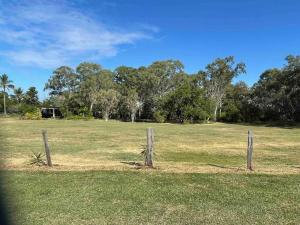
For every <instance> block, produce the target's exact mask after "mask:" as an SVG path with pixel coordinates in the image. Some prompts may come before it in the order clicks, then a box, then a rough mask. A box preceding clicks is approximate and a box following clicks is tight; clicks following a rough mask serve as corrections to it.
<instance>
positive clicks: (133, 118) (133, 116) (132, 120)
mask: <svg viewBox="0 0 300 225" xmlns="http://www.w3.org/2000/svg"><path fill="white" fill-rule="evenodd" d="M134 120H135V113H131V122H132V123H133V122H134Z"/></svg>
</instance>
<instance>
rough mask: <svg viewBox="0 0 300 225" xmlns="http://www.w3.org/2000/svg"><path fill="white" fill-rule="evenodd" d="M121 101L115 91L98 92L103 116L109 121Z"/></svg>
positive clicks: (98, 101)
mask: <svg viewBox="0 0 300 225" xmlns="http://www.w3.org/2000/svg"><path fill="white" fill-rule="evenodd" d="M118 101H119V93H118V92H117V91H116V90H114V89H107V90H104V89H103V90H101V91H99V92H98V98H97V103H98V104H99V106H100V108H101V111H102V116H103V118H104V119H105V121H108V119H109V118H110V116H111V114H112V113H113V112H114V111H115V109H116V107H117V105H118Z"/></svg>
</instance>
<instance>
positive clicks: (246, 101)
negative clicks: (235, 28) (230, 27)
mask: <svg viewBox="0 0 300 225" xmlns="http://www.w3.org/2000/svg"><path fill="white" fill-rule="evenodd" d="M244 73H246V65H245V64H244V63H242V62H240V63H236V62H235V60H234V57H232V56H229V57H225V58H217V59H216V60H214V61H213V62H211V63H209V64H208V65H207V66H206V67H205V68H204V69H203V70H200V71H199V72H198V73H196V74H187V73H186V72H185V71H184V65H183V64H182V62H180V61H178V60H165V61H156V62H153V63H152V64H151V65H149V66H141V67H139V68H133V67H128V66H119V67H117V68H116V69H115V70H113V71H111V70H108V69H105V68H103V67H102V66H101V65H99V64H96V63H90V62H82V63H80V64H79V65H78V66H77V67H76V68H74V69H73V68H71V67H68V66H61V67H59V68H57V69H55V70H54V71H53V74H52V75H51V77H50V78H49V80H48V81H47V83H46V84H45V88H44V91H47V92H48V93H49V97H48V98H47V99H45V100H44V101H43V102H40V101H39V99H38V93H37V90H36V88H35V87H30V88H29V89H28V90H27V91H26V92H25V93H24V92H23V90H22V89H21V88H15V87H14V86H13V82H12V81H10V80H9V79H8V76H7V75H5V74H4V75H2V76H1V87H2V90H3V91H2V95H3V98H1V99H2V102H0V104H1V105H2V106H3V107H1V109H3V112H4V113H6V108H7V111H8V112H9V113H18V114H22V113H26V112H28V111H30V110H33V109H35V108H37V107H41V106H44V107H50V106H54V107H60V110H61V111H62V113H63V115H64V117H71V116H74V115H76V116H82V117H89V116H96V117H101V118H103V119H105V120H108V119H110V118H114V119H119V120H124V121H132V122H134V121H136V120H139V121H147V120H149V121H153V120H154V121H157V122H164V121H169V122H179V123H185V122H187V123H197V122H203V121H209V120H213V121H225V122H257V121H300V87H299V83H300V56H292V55H289V56H287V57H286V64H285V65H283V67H282V68H273V69H268V70H266V71H265V72H263V73H262V74H261V75H260V78H259V80H258V81H257V82H256V83H255V84H254V85H253V86H252V87H249V86H247V84H246V83H245V82H242V81H241V82H238V83H235V84H233V79H234V78H236V77H238V76H239V75H241V74H244ZM9 89H11V90H13V91H12V94H10V95H9V94H8V92H7V91H8V90H9Z"/></svg>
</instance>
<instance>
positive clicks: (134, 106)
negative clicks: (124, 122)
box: [125, 89, 141, 123]
mask: <svg viewBox="0 0 300 225" xmlns="http://www.w3.org/2000/svg"><path fill="white" fill-rule="evenodd" d="M140 104H141V103H140V102H139V97H138V94H137V92H136V91H135V90H134V89H129V90H128V91H127V94H126V96H125V105H126V108H127V109H128V111H129V113H130V119H131V122H132V123H133V122H134V121H135V118H136V113H137V111H138V110H139V109H140V108H141V105H140Z"/></svg>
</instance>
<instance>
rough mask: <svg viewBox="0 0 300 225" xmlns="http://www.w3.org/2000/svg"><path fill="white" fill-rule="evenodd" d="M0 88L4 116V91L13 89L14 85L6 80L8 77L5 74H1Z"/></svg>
mask: <svg viewBox="0 0 300 225" xmlns="http://www.w3.org/2000/svg"><path fill="white" fill-rule="evenodd" d="M0 86H1V88H2V91H3V111H4V115H6V94H7V93H6V91H7V90H9V89H13V88H14V85H13V82H12V81H11V80H9V79H8V76H7V75H6V74H2V75H1V76H0Z"/></svg>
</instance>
